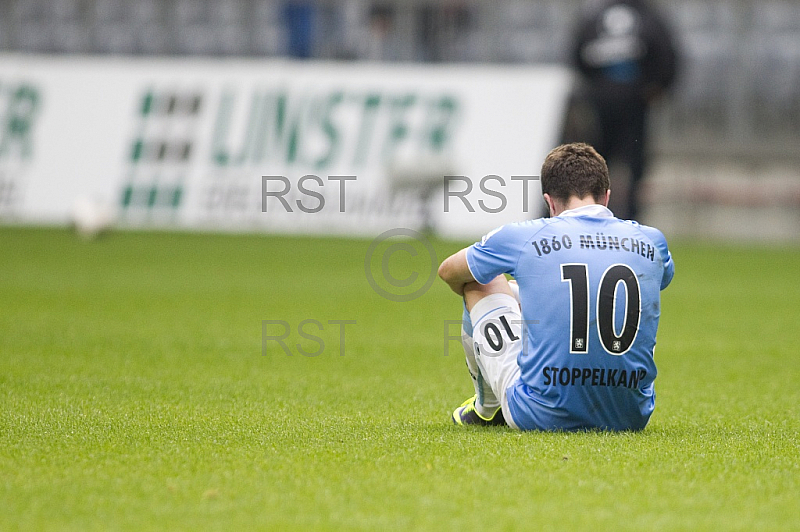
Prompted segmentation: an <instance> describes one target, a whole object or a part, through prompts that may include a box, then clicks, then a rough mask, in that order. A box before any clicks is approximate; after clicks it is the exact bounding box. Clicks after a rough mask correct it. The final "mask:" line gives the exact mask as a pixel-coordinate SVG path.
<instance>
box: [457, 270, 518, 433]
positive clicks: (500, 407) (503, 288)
mask: <svg viewBox="0 0 800 532" xmlns="http://www.w3.org/2000/svg"><path fill="white" fill-rule="evenodd" d="M464 300H465V303H466V308H467V309H469V311H470V312H469V320H468V321H467V320H466V319H465V320H464V323H465V325H467V324H468V325H469V326H470V327H466V326H465V329H468V328H469V329H471V331H467V330H465V332H471V333H472V334H470V335H469V337H468V339H467V338H465V339H464V344H465V352H466V353H467V365H468V366H469V367H470V373H471V374H473V376H474V377H476V378H475V379H474V381H473V382H474V383H475V390H476V397H475V398H474V399H473V400H468V401H466V402H465V403H464V404H462V405H461V407H460V408H458V409H457V410H456V411H455V412H454V413H453V421H454V422H455V423H457V424H482V425H487V424H506V423H508V424H510V425H512V426H513V422H511V417H510V415H509V413H508V404H507V401H506V393H505V392H506V389H507V388H508V387H509V386H510V385H511V384H512V383H513V382H514V381H515V380H516V379H517V378H518V377H519V366H518V365H517V355H518V354H519V352H520V351H521V349H522V327H521V323H522V317H521V315H520V309H519V303H518V301H517V299H515V297H514V293H513V291H512V289H511V287H509V284H508V282H507V281H506V279H505V277H503V276H499V277H497V278H496V279H494V280H493V281H492V282H490V283H489V284H486V285H480V284H478V283H470V284H468V285H467V286H466V287H465V290H464ZM468 341H469V343H470V344H471V346H470V347H471V348H468V347H467V342H468Z"/></svg>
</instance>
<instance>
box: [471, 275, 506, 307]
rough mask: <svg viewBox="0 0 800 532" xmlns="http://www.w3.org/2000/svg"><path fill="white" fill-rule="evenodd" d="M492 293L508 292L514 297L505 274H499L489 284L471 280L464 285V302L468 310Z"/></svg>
mask: <svg viewBox="0 0 800 532" xmlns="http://www.w3.org/2000/svg"><path fill="white" fill-rule="evenodd" d="M492 294H508V295H509V296H511V297H514V294H513V292H512V291H511V288H510V287H509V286H508V281H507V280H506V278H505V276H504V275H498V276H497V277H495V278H494V279H492V280H491V281H489V282H488V283H487V284H480V283H478V282H471V283H467V284H466V285H464V302H465V303H466V304H467V309H468V310H472V308H473V307H474V306H475V304H476V303H477V302H478V301H480V300H481V299H483V298H484V297H486V296H490V295H492Z"/></svg>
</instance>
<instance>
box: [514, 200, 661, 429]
mask: <svg viewBox="0 0 800 532" xmlns="http://www.w3.org/2000/svg"><path fill="white" fill-rule="evenodd" d="M596 207H599V206H596ZM581 212H582V213H587V212H588V213H589V214H590V215H585V214H584V215H581V214H579V213H581ZM517 231H519V233H517V236H518V238H519V242H520V244H521V248H522V251H521V253H520V255H519V258H518V261H517V263H516V266H515V268H514V271H513V272H512V273H513V275H514V277H515V278H516V280H517V282H518V283H519V286H520V298H521V301H522V305H521V306H522V315H523V319H524V320H525V323H526V325H525V328H526V330H527V335H526V344H525V347H524V349H523V352H522V354H521V355H520V356H519V358H518V363H519V365H520V368H521V381H520V382H519V383H518V384H517V385H515V386H514V387H512V389H511V390H509V407H510V408H511V410H512V414H513V415H514V418H515V420H516V421H517V423H518V424H520V425H529V426H522V427H521V428H544V429H565V430H572V429H580V428H591V427H599V428H610V429H617V430H621V429H640V428H643V427H644V426H645V425H646V424H647V421H648V419H649V417H650V414H651V413H652V411H653V408H654V399H655V392H654V388H653V379H655V376H656V366H655V363H654V360H653V349H654V347H655V341H656V330H657V327H658V320H659V315H660V290H661V289H662V288H663V287H665V286H666V284H668V283H669V280H670V279H671V277H672V262H671V259H670V256H669V251H668V250H667V246H666V241H665V240H664V238H663V235H661V233H660V232H659V231H657V230H656V229H653V228H649V227H646V226H641V225H639V224H637V223H635V222H628V221H622V220H619V219H617V218H614V217H613V216H611V213H610V211H608V210H606V209H604V208H602V207H600V208H599V209H595V208H591V207H590V208H589V209H588V210H587V209H578V210H576V211H573V212H569V211H568V213H566V214H565V215H563V216H559V217H556V218H553V219H551V220H536V221H532V222H527V223H522V224H517V228H515V229H514V232H517ZM526 232H528V235H526V234H525V233H526ZM526 237H527V238H526ZM523 241H524V244H523Z"/></svg>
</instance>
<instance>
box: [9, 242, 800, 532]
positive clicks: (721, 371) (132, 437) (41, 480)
mask: <svg viewBox="0 0 800 532" xmlns="http://www.w3.org/2000/svg"><path fill="white" fill-rule="evenodd" d="M369 243H370V241H369V240H357V239H356V240H346V239H334V238H327V239H321V238H289V237H267V236H260V235H250V236H233V235H198V234H169V233H149V234H148V233H137V232H117V233H112V234H110V235H107V236H105V237H103V238H100V239H98V240H96V241H91V242H86V241H82V240H80V239H79V238H77V237H75V236H73V235H72V234H71V233H69V232H67V231H62V230H53V229H24V228H0V529H2V530H80V531H86V530H109V529H111V530H136V531H139V530H148V529H154V530H251V529H263V530H328V529H332V530H337V529H338V530H370V531H371V530H387V529H395V530H418V529H428V530H456V529H458V530H479V529H504V530H511V529H527V530H559V531H563V530H587V529H592V530H612V529H614V530H687V531H696V530H714V531H718V530H742V531H752V530H800V510H798V501H800V437H799V432H800V278H799V277H798V275H800V249H797V248H771V247H758V246H745V245H740V246H722V245H711V244H700V243H691V242H683V243H681V242H673V253H674V256H675V261H676V265H677V273H676V277H675V280H674V282H673V284H672V286H671V287H670V288H669V289H667V291H665V292H664V293H663V297H662V304H663V307H662V308H663V313H662V322H661V329H660V331H659V343H658V347H657V349H656V358H657V362H658V365H659V375H658V378H657V380H656V389H657V394H658V400H657V407H656V412H655V414H654V416H653V418H652V419H651V422H650V425H649V426H648V428H647V429H646V430H644V431H643V432H641V433H636V434H630V433H623V434H609V433H580V434H556V433H526V434H520V433H517V432H513V431H511V430H506V429H501V428H484V429H482V428H475V427H470V428H466V429H464V428H457V427H455V426H453V425H451V424H450V421H449V415H450V412H451V411H452V409H453V408H454V407H455V406H457V405H458V404H460V403H461V401H462V400H463V399H465V398H466V397H467V396H468V395H470V394H471V385H470V383H469V380H468V376H467V374H466V369H465V367H464V361H463V357H462V354H461V353H460V351H459V346H458V343H457V342H455V341H450V342H449V344H448V342H447V340H446V337H445V331H444V320H448V319H449V320H458V319H460V312H459V303H458V301H457V298H456V297H455V296H454V295H453V294H451V293H450V292H449V291H448V289H447V287H446V286H445V285H444V284H443V283H441V282H440V281H438V280H437V281H436V282H435V283H434V284H433V286H432V287H431V288H430V290H428V291H427V293H425V294H424V295H423V296H422V297H420V298H417V299H414V300H413V301H409V302H397V301H392V300H390V299H387V298H384V297H381V296H380V295H378V294H377V293H376V292H375V291H374V290H373V289H372V288H371V287H370V284H369V283H368V282H367V279H366V274H365V266H364V259H365V253H366V252H367V249H368V246H369ZM433 246H434V249H435V251H436V255H437V257H438V259H441V258H444V257H445V256H446V255H447V254H449V253H452V252H454V251H456V250H457V249H459V248H460V247H461V245H460V244H458V243H448V242H440V241H434V242H433ZM384 251H385V249H384ZM395 251H397V250H395ZM400 251H402V250H400ZM392 257H393V258H392V261H390V262H389V263H387V267H388V268H389V270H388V271H389V272H390V273H391V275H392V277H393V278H396V279H399V280H402V279H405V278H407V277H408V275H409V274H408V272H410V271H412V270H413V271H417V270H416V269H417V268H418V266H417V265H416V263H414V262H413V261H414V260H418V259H419V258H420V257H422V258H424V254H418V255H417V256H416V257H415V256H414V255H413V254H412V253H410V252H408V250H406V251H402V252H397V253H394V255H392ZM370 267H371V268H372V269H373V270H374V266H370ZM370 271H372V270H370ZM420 279H421V278H420ZM420 279H417V281H419V280H420ZM392 288H393V287H392ZM398 290H399V288H398ZM263 320H271V321H274V322H280V323H278V324H273V325H272V326H273V327H277V328H276V329H272V331H271V332H269V336H270V337H271V336H273V335H279V334H280V333H281V332H282V328H281V327H283V326H282V325H281V324H284V323H285V324H286V325H288V330H287V336H286V338H285V339H284V341H285V343H286V345H287V346H288V348H289V354H287V353H286V352H284V350H283V349H282V347H281V345H280V344H279V343H278V342H277V341H276V340H271V339H268V341H267V342H266V343H264V344H263V345H264V346H266V350H265V351H264V352H262V340H263V338H262V334H263V332H264V331H263V330H262V322H263ZM343 320H354V321H355V323H350V324H339V323H337V322H339V321H343ZM331 322H334V323H331ZM342 331H344V332H343V334H342ZM301 333H302V334H301ZM453 334H455V333H453ZM342 337H343V339H342ZM445 346H448V349H447V351H446V350H445ZM312 355H313V356H312Z"/></svg>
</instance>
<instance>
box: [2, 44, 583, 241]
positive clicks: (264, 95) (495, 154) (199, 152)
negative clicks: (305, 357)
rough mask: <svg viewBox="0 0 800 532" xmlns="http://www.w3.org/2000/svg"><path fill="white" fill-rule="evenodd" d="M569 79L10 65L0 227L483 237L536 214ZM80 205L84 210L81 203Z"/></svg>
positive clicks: (5, 61) (161, 64) (13, 60)
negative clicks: (90, 216)
mask: <svg viewBox="0 0 800 532" xmlns="http://www.w3.org/2000/svg"><path fill="white" fill-rule="evenodd" d="M569 85H570V77H569V73H568V72H567V71H566V70H565V69H564V68H561V67H556V66H513V67H512V66H469V65H385V64H364V63H323V62H292V61H285V60H273V59H269V60H267V59H265V60H238V59H237V60H230V59H213V60H212V59H186V58H169V59H167V58H164V59H153V58H149V59H125V58H66V57H39V56H27V55H1V56H0V221H3V220H5V221H7V222H14V223H57V224H66V223H70V222H71V221H72V218H73V216H74V214H75V209H76V205H87V204H88V205H93V206H96V207H102V208H107V209H110V210H111V211H112V212H113V215H114V218H115V219H116V221H117V222H118V223H119V224H120V225H123V226H128V227H159V228H170V227H176V228H197V229H203V230H207V229H218V230H235V231H269V232H284V233H286V232H291V233H316V234H325V233H330V234H353V235H364V236H369V235H374V234H378V233H379V232H382V231H385V230H388V229H392V228H410V229H420V228H423V227H425V228H429V229H433V230H435V231H436V232H438V233H439V234H442V235H444V236H449V237H459V238H470V239H474V238H477V237H479V236H480V235H481V234H483V233H485V232H487V231H489V230H490V229H492V228H494V227H496V226H498V225H502V224H504V223H507V222H511V221H516V220H520V219H526V218H531V217H535V216H538V215H539V214H540V212H541V208H542V200H541V198H540V186H539V182H538V177H537V176H538V174H539V169H540V166H541V163H542V160H543V158H544V156H545V155H546V153H547V151H548V150H549V149H550V148H552V147H553V146H554V145H555V144H556V142H557V140H558V133H559V128H560V125H561V121H562V117H563V112H564V106H565V102H566V95H567V92H568V89H569ZM78 208H80V207H78Z"/></svg>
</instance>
